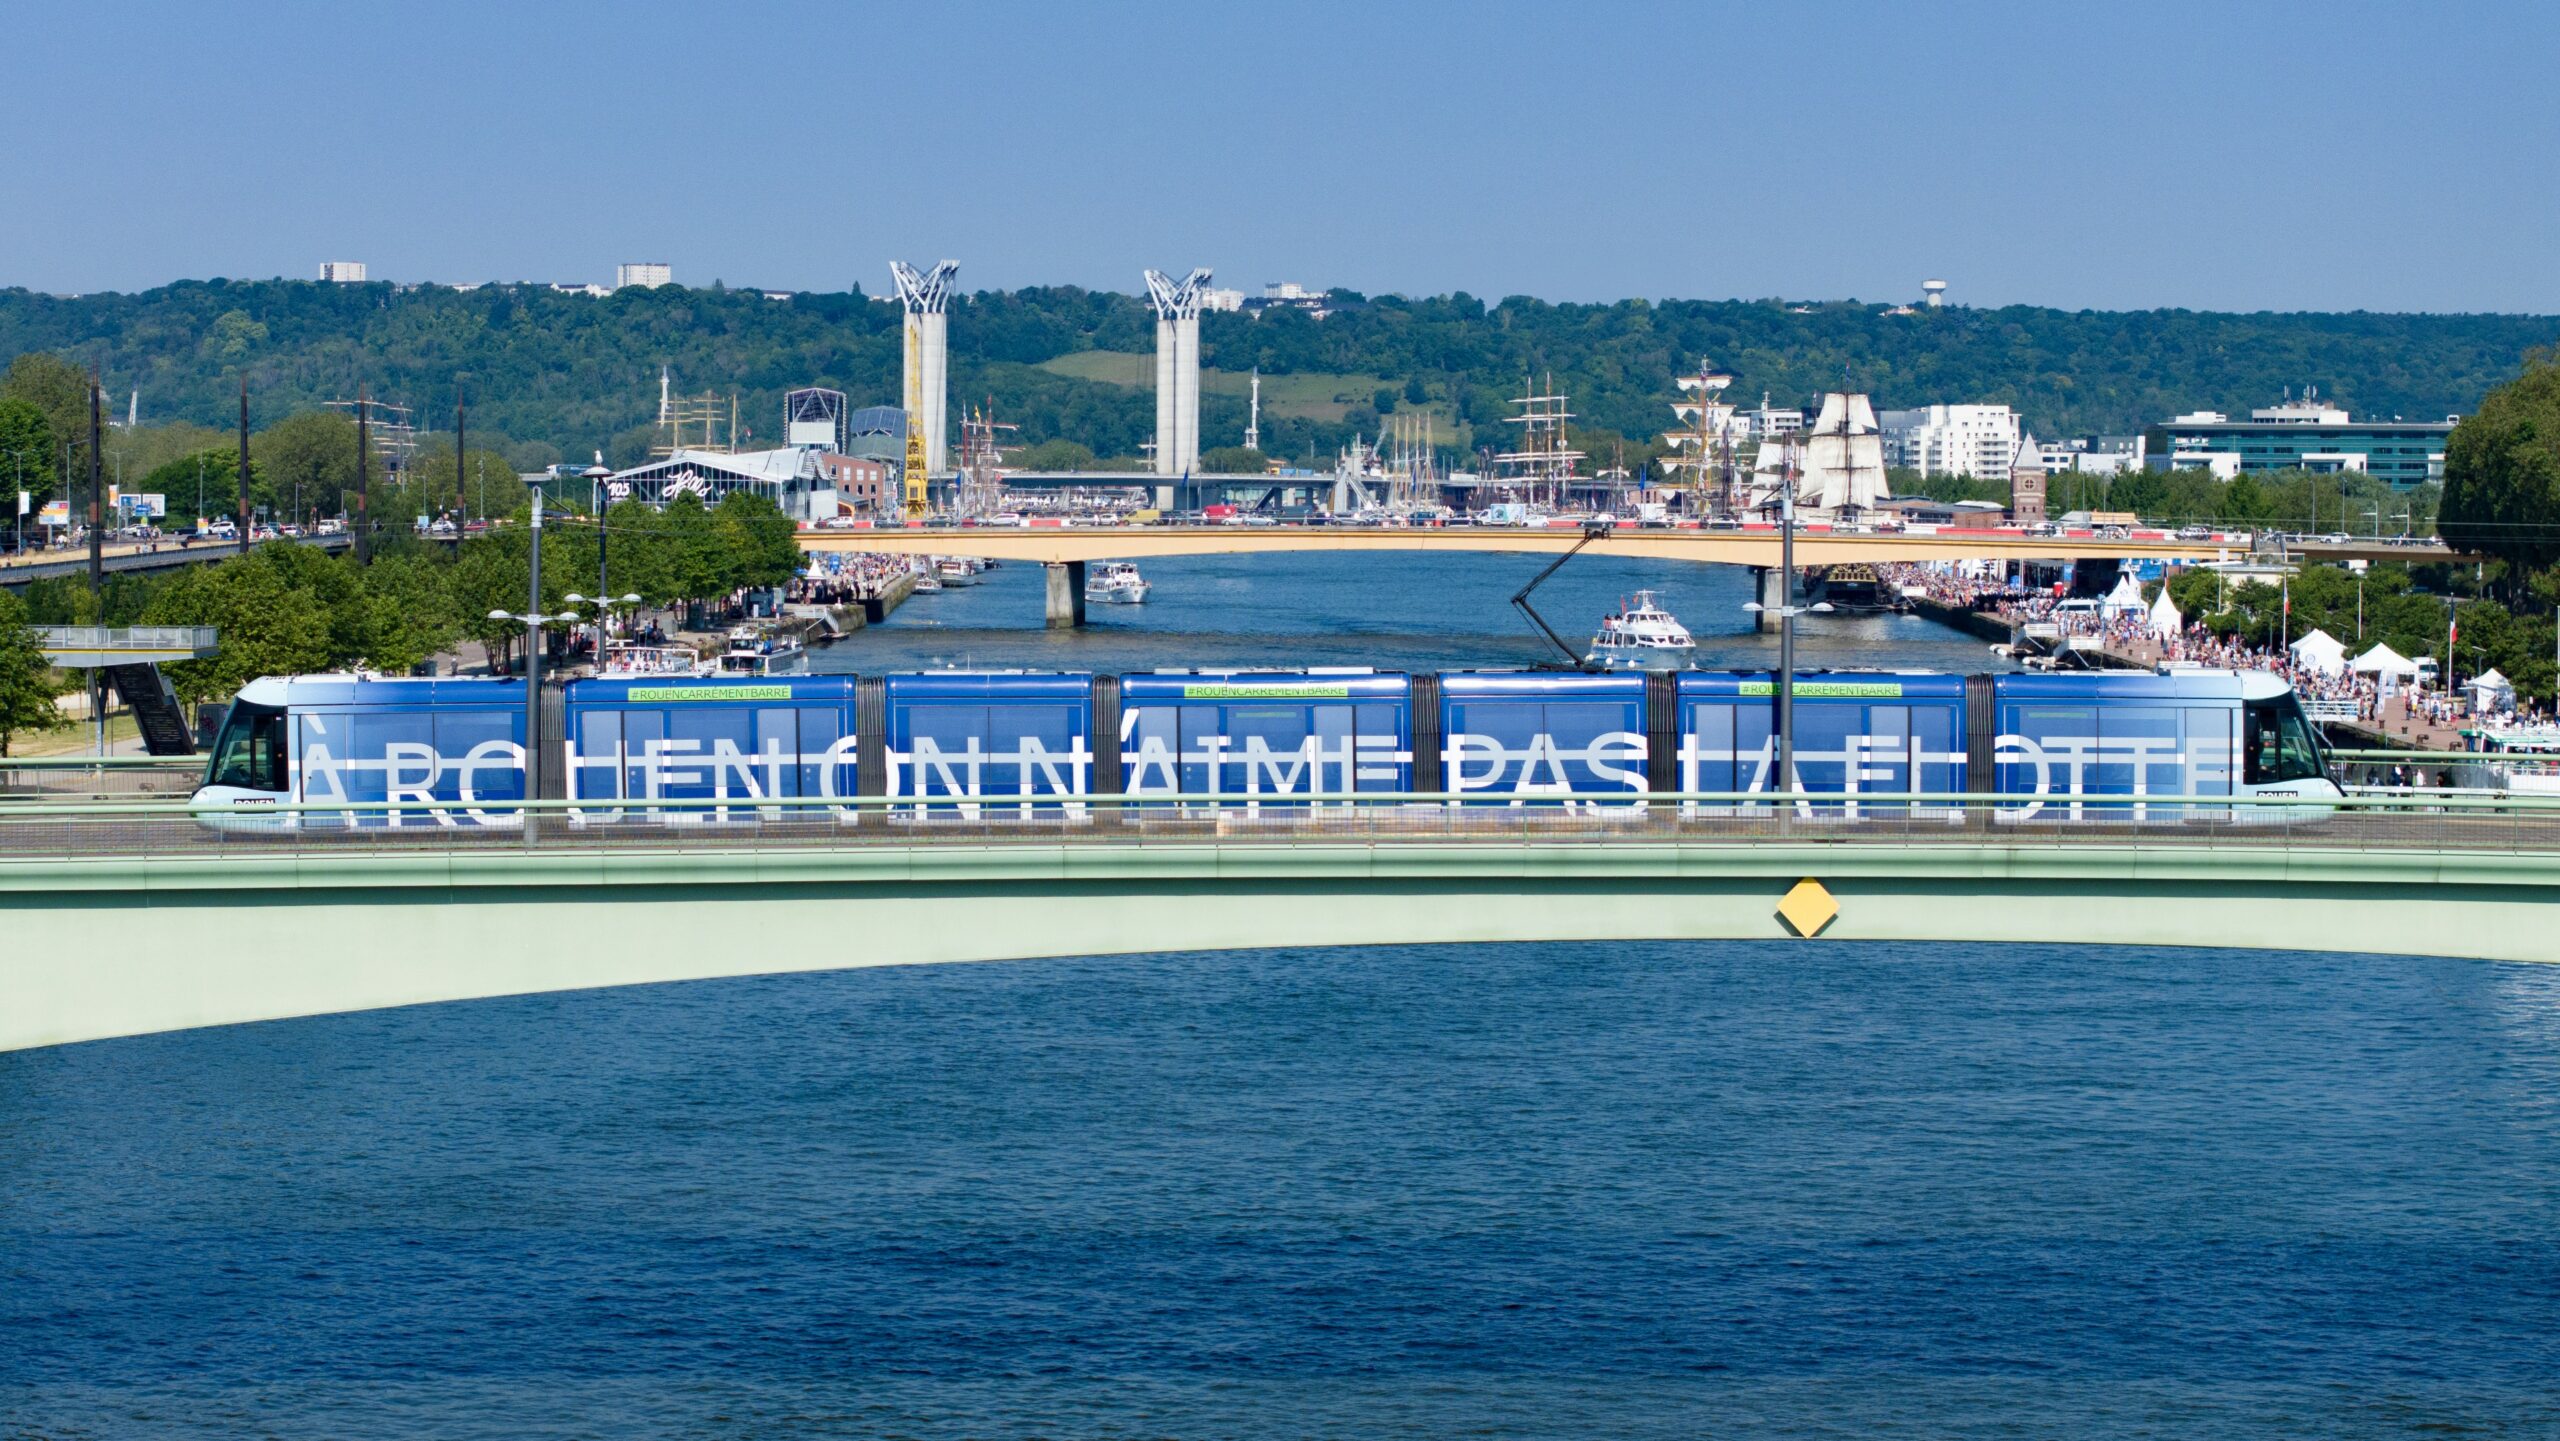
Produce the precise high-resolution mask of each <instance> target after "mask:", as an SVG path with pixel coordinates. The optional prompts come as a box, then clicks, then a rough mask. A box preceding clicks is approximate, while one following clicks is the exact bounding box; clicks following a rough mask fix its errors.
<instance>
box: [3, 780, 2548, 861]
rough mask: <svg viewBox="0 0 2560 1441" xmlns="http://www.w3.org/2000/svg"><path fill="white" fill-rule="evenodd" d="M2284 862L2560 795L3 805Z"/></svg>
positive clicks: (2458, 829) (388, 846) (335, 844)
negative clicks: (2207, 855)
mask: <svg viewBox="0 0 2560 1441" xmlns="http://www.w3.org/2000/svg"><path fill="white" fill-rule="evenodd" d="M1523 843H1535V844H1552V845H1589V846H1594V847H1606V846H1643V845H1673V846H1699V847H1706V846H1718V845H1731V846H1750V845H1766V844H1773V843H1774V844H1787V845H1817V846H1828V845H1838V846H1860V845H1891V846H1901V847H1911V846H1946V847H1951V848H1963V847H1973V848H1980V847H1985V846H2008V847H2031V848H2049V847H2054V846H2118V847H2122V846H2169V847H2178V848H2188V847H2231V848H2241V849H2250V850H2265V849H2267V848H2270V847H2278V848H2283V847H2300V848H2306V849H2324V850H2335V849H2348V850H2392V851H2410V850H2425V851H2448V852H2451V851H2460V852H2471V853H2529V852H2530V853H2542V852H2554V853H2560V797H2539V796H2497V795H2478V794H2468V795H2457V794H2386V795H2371V796H2349V797H2347V798H2345V799H2343V800H2338V799H2329V800H2317V801H2305V800H2302V799H2299V798H2288V797H2281V796H2216V795H2154V796H2128V795H2096V794H2085V793H2062V792H2057V793H2052V794H2047V795H2042V796H2008V795H1976V794H1941V793H1912V792H1869V793H1864V794H1855V795H1843V794H1841V793H1838V792H1821V793H1798V794H1796V795H1793V796H1791V797H1788V796H1779V795H1775V794H1772V793H1770V792H1767V791H1754V792H1732V791H1712V792H1649V793H1635V792H1629V793H1623V794H1611V795H1591V794H1585V795H1575V796H1563V795H1539V796H1525V797H1514V796H1509V795H1504V796H1500V797H1492V798H1488V797H1487V796H1485V795H1484V794H1483V793H1481V792H1476V793H1466V794H1452V793H1448V792H1428V793H1421V792H1393V793H1380V792H1364V793H1359V794H1351V795H1300V796H1285V797H1276V796H1265V797H1261V798H1240V797H1237V796H1235V795H1232V794H1226V795H1153V796H1078V797H1059V796H1048V797H1035V798H1030V799H1027V800H1026V799H1023V798H1019V797H978V798H971V797H951V796H943V797H932V798H926V799H917V798H913V797H890V798H880V797H863V798H858V799H857V798H833V797H794V798H774V799H762V798H756V797H751V796H742V797H731V798H726V799H719V798H709V799H686V800H636V801H631V802H596V801H539V802H533V803H530V804H528V803H524V802H512V801H511V802H497V803H489V804H481V805H462V804H457V803H454V802H451V801H443V802H433V801H400V802H363V803H346V802H306V803H300V804H276V805H254V806H243V807H232V806H194V805H191V804H188V803H185V802H171V801H160V800H150V799H142V800H123V801H113V802H99V801H91V802H84V803H73V804H47V803H43V802H41V801H21V802H17V803H12V804H8V805H5V806H0V872H5V871H6V869H7V868H8V865H9V863H10V861H12V860H38V861H41V860H60V859H65V858H112V857H125V858H135V859H141V858H149V859H189V858H202V859H219V858H222V857H225V856H261V857H269V856H274V855H277V854H279V853H291V854H298V855H313V856H328V857H333V858H340V859H350V858H356V857H361V856H366V855H376V854H399V853H417V852H450V853H457V854H461V853H488V852H521V853H526V854H532V853H541V854H545V855H551V856H563V857H566V856H575V855H578V854H582V853H599V854H601V853H611V852H641V851H654V852H669V851H674V852H695V851H739V850H810V849H878V848H896V847H915V846H980V847H988V846H1007V845H1023V844H1038V845H1053V846H1054V845H1069V846H1094V847H1130V846H1137V847H1152V846H1169V847H1197V846H1204V845H1205V846H1302V847H1318V846H1337V847H1338V846H1416V845H1441V846H1469V845H1484V844H1523Z"/></svg>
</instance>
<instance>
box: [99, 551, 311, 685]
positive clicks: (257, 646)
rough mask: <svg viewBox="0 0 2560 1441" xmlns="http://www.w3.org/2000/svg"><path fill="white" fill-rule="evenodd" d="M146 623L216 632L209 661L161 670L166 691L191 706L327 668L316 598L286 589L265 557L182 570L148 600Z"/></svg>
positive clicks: (182, 663)
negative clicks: (261, 681)
mask: <svg viewBox="0 0 2560 1441" xmlns="http://www.w3.org/2000/svg"><path fill="white" fill-rule="evenodd" d="M144 618H145V619H146V620H147V621H148V622H149V623H150V624H153V625H209V626H214V627H216V628H217V629H219V631H220V632H221V648H220V649H219V650H217V651H216V652H215V653H214V654H213V655H212V656H211V657H209V658H207V659H205V660H191V661H179V662H176V663H174V664H172V665H170V666H168V667H167V668H166V674H167V675H168V677H169V683H170V685H171V687H172V688H173V689H175V690H176V691H177V692H178V694H179V696H180V697H181V698H183V699H185V700H188V701H206V700H212V699H216V698H218V697H223V696H229V695H233V694H235V693H237V692H238V691H239V689H240V687H242V686H244V685H246V684H248V683H249V682H250V681H253V680H256V679H257V678H258V677H260V676H270V675H309V674H311V673H313V672H315V671H323V670H327V669H328V668H329V664H330V622H331V617H330V615H329V614H328V611H327V609H326V608H325V607H324V606H323V604H322V603H321V600H320V597H319V596H318V595H316V594H315V593H313V592H312V591H311V590H308V589H300V590H297V589H295V588H293V587H291V586H289V585H287V584H286V582H285V577H284V574H283V573H282V571H281V570H280V569H279V568H278V567H277V566H275V565H273V564H271V563H269V561H268V559H267V558H266V557H264V556H262V555H254V554H253V555H245V556H235V557H233V558H232V559H230V560H226V561H223V562H221V563H219V564H216V565H209V566H190V567H186V568H184V569H182V570H181V571H179V572H178V574H177V575H175V576H173V577H172V578H171V579H170V581H169V582H168V584H166V585H165V586H164V587H163V588H162V589H161V590H160V591H159V593H158V594H156V595H154V596H153V597H152V599H151V605H150V607H149V608H148V609H147V610H146V611H145V612H144Z"/></svg>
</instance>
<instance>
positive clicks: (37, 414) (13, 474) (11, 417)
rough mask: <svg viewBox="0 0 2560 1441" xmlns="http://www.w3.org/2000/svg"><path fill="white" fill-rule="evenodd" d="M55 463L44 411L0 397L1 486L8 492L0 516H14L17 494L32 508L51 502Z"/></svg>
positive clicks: (31, 402) (12, 398) (15, 400)
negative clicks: (30, 501) (27, 498)
mask: <svg viewBox="0 0 2560 1441" xmlns="http://www.w3.org/2000/svg"><path fill="white" fill-rule="evenodd" d="M55 463H56V456H55V454H54V448H53V425H52V423H51V422H49V421H47V420H46V419H45V414H44V411H43V410H42V409H40V408H38V407H37V405H36V404H35V403H34V402H33V401H29V400H22V399H20V398H19V397H17V396H14V395H5V394H0V484H5V485H7V486H8V488H9V491H10V494H9V497H8V503H7V504H6V505H0V512H7V513H10V514H14V513H15V510H16V505H17V495H16V492H17V491H20V490H24V491H26V492H27V493H28V494H29V495H30V496H32V497H34V500H33V504H35V505H42V504H44V503H45V502H46V501H47V500H50V499H52V498H53V485H54V479H55V475H54V471H55Z"/></svg>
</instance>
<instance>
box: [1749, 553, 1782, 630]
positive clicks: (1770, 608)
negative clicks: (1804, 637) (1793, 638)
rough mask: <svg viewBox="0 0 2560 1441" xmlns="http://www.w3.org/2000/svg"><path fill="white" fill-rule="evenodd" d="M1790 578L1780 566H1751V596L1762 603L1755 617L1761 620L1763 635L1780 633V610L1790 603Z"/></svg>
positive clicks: (1760, 625)
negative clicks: (1788, 594)
mask: <svg viewBox="0 0 2560 1441" xmlns="http://www.w3.org/2000/svg"><path fill="white" fill-rule="evenodd" d="M1790 579H1792V577H1790V576H1789V575H1787V573H1786V571H1785V569H1784V568H1783V567H1780V566H1774V565H1755V566H1753V567H1751V598H1752V599H1753V600H1756V601H1758V602H1759V603H1760V611H1759V613H1758V614H1757V615H1756V616H1754V617H1753V619H1755V620H1756V621H1758V622H1759V627H1760V633H1761V634H1762V635H1776V634H1777V633H1778V611H1779V609H1780V608H1781V607H1784V606H1785V605H1787V604H1788V597H1787V592H1788V590H1789V589H1790V587H1789V586H1788V584H1787V582H1788V581H1789V580H1790Z"/></svg>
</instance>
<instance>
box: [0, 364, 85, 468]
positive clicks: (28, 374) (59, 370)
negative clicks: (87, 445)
mask: <svg viewBox="0 0 2560 1441" xmlns="http://www.w3.org/2000/svg"><path fill="white" fill-rule="evenodd" d="M0 396H5V397H7V398H8V399H11V400H23V401H25V402H26V403H28V404H29V405H32V406H34V407H35V408H36V409H38V410H40V411H42V412H44V421H45V426H46V428H47V429H49V430H50V431H51V432H52V433H53V442H54V444H55V445H57V446H59V445H62V444H64V443H66V442H68V443H70V444H73V445H78V444H80V443H81V442H82V441H83V439H84V438H85V437H86V436H87V435H88V434H89V372H88V371H86V370H84V369H82V368H81V367H79V366H77V365H74V364H72V363H71V362H70V361H69V360H66V359H64V358H63V357H61V356H59V355H52V354H48V353H46V352H43V351H29V352H28V353H26V354H24V355H21V356H19V357H18V358H17V359H15V360H12V361H10V362H9V373H8V374H7V375H6V376H5V377H0Z"/></svg>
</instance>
